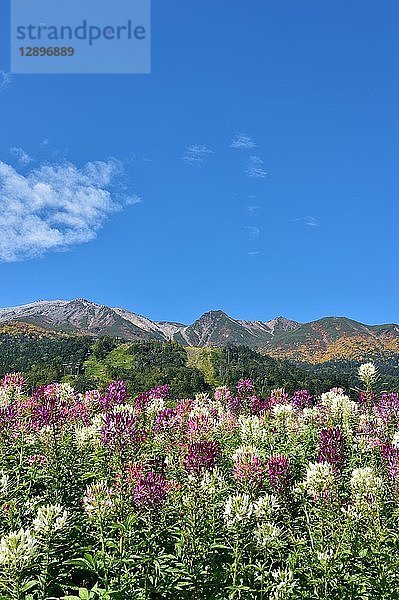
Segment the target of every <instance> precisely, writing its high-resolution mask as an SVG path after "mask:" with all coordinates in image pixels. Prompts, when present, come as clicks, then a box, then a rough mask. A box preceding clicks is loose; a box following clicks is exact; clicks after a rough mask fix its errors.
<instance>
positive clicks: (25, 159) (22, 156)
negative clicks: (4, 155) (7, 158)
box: [10, 146, 33, 166]
mask: <svg viewBox="0 0 399 600" xmlns="http://www.w3.org/2000/svg"><path fill="white" fill-rule="evenodd" d="M10 153H11V154H12V155H13V156H15V158H17V159H18V162H19V163H20V164H21V165H23V166H26V165H28V164H29V163H31V162H32V160H33V158H32V157H31V156H29V154H27V153H26V152H25V150H24V149H23V148H18V147H17V146H14V147H13V148H10Z"/></svg>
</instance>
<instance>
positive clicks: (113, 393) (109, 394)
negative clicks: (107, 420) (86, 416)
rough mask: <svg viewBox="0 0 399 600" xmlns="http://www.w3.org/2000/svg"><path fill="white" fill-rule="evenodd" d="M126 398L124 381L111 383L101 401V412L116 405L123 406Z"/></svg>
mask: <svg viewBox="0 0 399 600" xmlns="http://www.w3.org/2000/svg"><path fill="white" fill-rule="evenodd" d="M127 397H128V393H127V389H126V384H125V382H124V381H111V383H110V384H109V386H108V387H107V391H106V392H105V396H104V397H103V398H102V400H101V404H102V407H103V410H110V409H111V408H113V407H114V406H116V405H118V404H123V403H124V402H125V401H126V399H127Z"/></svg>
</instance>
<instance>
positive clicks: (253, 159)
mask: <svg viewBox="0 0 399 600" xmlns="http://www.w3.org/2000/svg"><path fill="white" fill-rule="evenodd" d="M263 165H264V162H263V160H262V159H261V158H260V156H250V157H249V160H248V167H247V170H246V173H247V175H249V177H254V178H260V179H263V178H264V177H266V175H267V173H266V171H265V169H264V166H263Z"/></svg>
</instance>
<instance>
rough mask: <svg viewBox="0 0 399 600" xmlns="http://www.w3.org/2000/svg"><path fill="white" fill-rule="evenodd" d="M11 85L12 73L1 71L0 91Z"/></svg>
mask: <svg viewBox="0 0 399 600" xmlns="http://www.w3.org/2000/svg"><path fill="white" fill-rule="evenodd" d="M10 83H11V75H10V73H6V72H5V71H0V90H2V89H4V88H6V87H7V86H8V85H9V84H10Z"/></svg>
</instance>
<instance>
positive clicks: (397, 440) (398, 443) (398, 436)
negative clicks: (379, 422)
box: [392, 431, 399, 448]
mask: <svg viewBox="0 0 399 600" xmlns="http://www.w3.org/2000/svg"><path fill="white" fill-rule="evenodd" d="M392 446H395V447H396V448H399V431H396V432H395V433H394V435H393V438H392Z"/></svg>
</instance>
